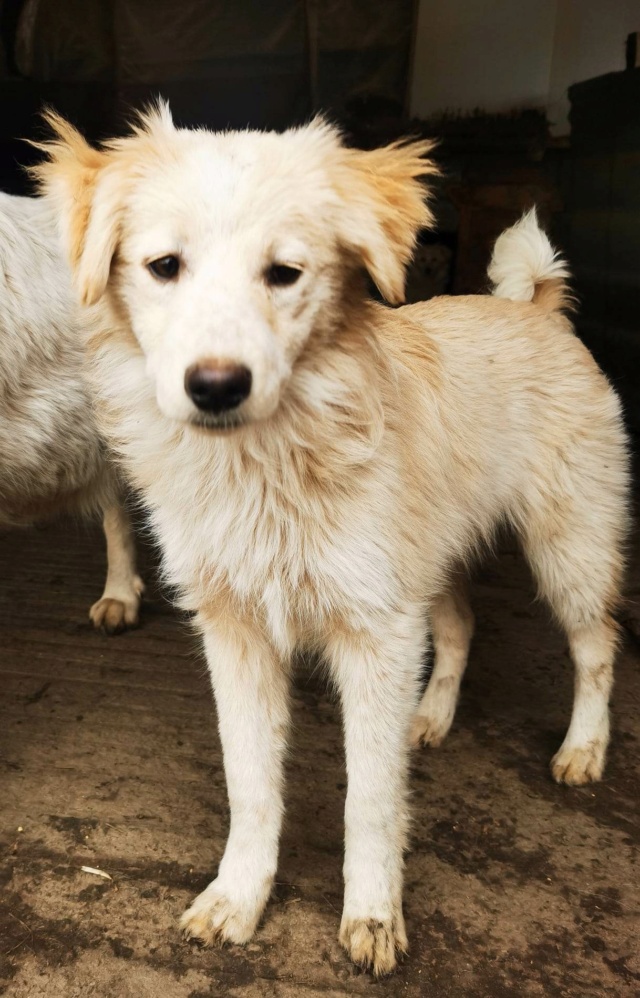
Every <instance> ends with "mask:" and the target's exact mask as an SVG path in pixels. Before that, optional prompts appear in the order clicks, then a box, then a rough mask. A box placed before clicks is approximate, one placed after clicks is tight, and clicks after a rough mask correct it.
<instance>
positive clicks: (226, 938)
mask: <svg viewBox="0 0 640 998" xmlns="http://www.w3.org/2000/svg"><path fill="white" fill-rule="evenodd" d="M261 914H262V907H261V906H256V904H255V903H253V904H250V903H248V902H247V901H237V900H232V899H231V898H229V897H228V896H227V895H225V894H223V893H222V892H221V891H220V890H219V888H218V887H217V886H216V883H215V881H214V882H213V883H212V884H209V886H208V887H207V888H206V889H205V890H204V891H203V892H202V894H199V895H198V897H197V898H196V899H195V901H194V902H193V904H192V905H191V907H190V908H188V909H187V910H186V911H185V913H184V915H183V916H182V918H181V919H180V928H181V929H182V931H183V933H184V935H185V936H186V938H187V939H194V940H197V941H198V942H201V943H204V945H205V946H213V945H214V944H215V943H219V944H222V943H239V944H242V943H246V942H248V941H249V939H251V936H252V935H253V934H254V932H255V931H256V928H257V926H258V922H259V921H260V915H261Z"/></svg>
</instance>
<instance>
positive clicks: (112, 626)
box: [89, 575, 144, 634]
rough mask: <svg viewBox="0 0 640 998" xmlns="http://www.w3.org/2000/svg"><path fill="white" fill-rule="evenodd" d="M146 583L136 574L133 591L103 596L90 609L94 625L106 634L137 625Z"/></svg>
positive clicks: (117, 632) (116, 632)
mask: <svg viewBox="0 0 640 998" xmlns="http://www.w3.org/2000/svg"><path fill="white" fill-rule="evenodd" d="M143 592H144V583H143V581H142V579H141V578H140V577H139V576H137V575H136V577H135V579H134V588H133V591H132V592H131V593H126V594H124V593H123V594H122V595H120V594H119V595H118V596H103V597H102V599H99V600H98V601H97V603H94V604H93V606H92V607H91V609H90V610H89V617H90V618H91V622H92V624H93V626H94V627H95V628H96V629H97V630H99V631H104V632H105V633H106V634H120V632H121V631H126V630H127V629H128V628H130V627H137V626H138V621H139V616H140V599H141V596H142V593H143Z"/></svg>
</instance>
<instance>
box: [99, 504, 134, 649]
mask: <svg viewBox="0 0 640 998" xmlns="http://www.w3.org/2000/svg"><path fill="white" fill-rule="evenodd" d="M102 524H103V528H104V535H105V538H106V541H107V581H106V582H105V587H104V592H103V594H102V596H101V597H100V599H99V600H98V602H97V603H94V604H93V606H92V607H91V610H90V611H89V616H90V617H91V620H92V622H93V624H94V626H95V627H97V628H100V629H102V630H103V631H106V632H107V634H117V633H118V632H119V631H123V630H125V628H127V627H135V626H136V625H137V623H138V615H139V611H140V600H141V597H142V594H143V592H144V583H143V581H142V579H141V578H140V576H139V575H138V573H137V571H136V546H135V539H134V536H133V527H132V526H131V520H130V518H129V514H128V512H127V509H126V507H125V505H124V502H123V501H121V502H118V501H115V502H113V503H112V505H111V506H107V507H106V509H105V510H104V516H103V521H102Z"/></svg>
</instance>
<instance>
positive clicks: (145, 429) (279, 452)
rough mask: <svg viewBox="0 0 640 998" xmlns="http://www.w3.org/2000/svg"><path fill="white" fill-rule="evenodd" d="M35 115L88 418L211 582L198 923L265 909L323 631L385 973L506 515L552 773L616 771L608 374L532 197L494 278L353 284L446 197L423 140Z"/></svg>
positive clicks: (614, 492) (190, 919)
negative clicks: (80, 344) (222, 824)
mask: <svg viewBox="0 0 640 998" xmlns="http://www.w3.org/2000/svg"><path fill="white" fill-rule="evenodd" d="M50 124H51V126H52V127H53V129H54V131H55V138H54V139H53V140H52V141H51V142H50V143H48V144H47V145H46V147H45V148H46V152H47V154H48V161H47V162H46V163H44V164H43V165H42V166H41V168H40V170H39V176H40V179H41V182H42V185H43V189H44V191H45V192H46V195H47V199H48V202H49V203H50V204H51V206H52V208H53V210H54V211H55V212H56V213H57V215H58V217H59V219H60V226H61V232H62V236H63V240H64V243H65V245H66V248H67V253H68V257H69V260H70V263H71V267H72V270H73V273H74V279H75V284H76V287H77V290H78V293H79V296H80V298H81V299H82V301H83V302H84V303H85V305H86V306H92V307H93V315H92V321H91V324H90V328H89V335H88V352H89V354H90V356H91V362H92V377H93V382H94V384H95V388H96V391H97V394H98V398H99V403H98V405H99V419H100V425H101V427H102V429H103V431H104V433H105V434H106V435H107V438H108V439H109V442H110V443H111V445H112V446H113V447H114V448H115V449H116V451H117V452H118V453H119V454H120V456H121V460H122V463H123V465H124V467H125V469H126V471H127V473H128V474H129V476H130V477H131V479H132V480H133V482H135V484H136V486H137V487H138V488H139V489H140V490H141V491H142V493H143V495H144V497H145V499H146V502H147V504H148V506H149V508H150V510H151V516H152V520H153V523H154V525H155V530H156V532H157V535H158V538H159V540H160V542H161V545H162V548H163V550H164V558H165V563H166V568H167V572H168V574H169V576H170V578H171V579H172V581H173V582H174V583H175V584H176V585H177V586H178V587H179V589H180V590H181V592H182V594H183V602H184V605H186V606H188V607H190V608H193V609H195V610H196V611H197V622H198V626H199V628H200V630H201V632H202V635H203V639H204V646H205V649H206V654H207V661H208V664H209V668H210V672H211V678H212V682H213V688H214V691H215V697H216V702H217V707H218V719H219V727H220V735H221V739H222V745H223V750H224V765H225V771H226V777H227V784H228V791H229V801H230V807H231V829H230V833H229V839H228V842H227V846H226V849H225V853H224V856H223V857H222V860H221V862H220V866H219V870H218V875H217V877H216V879H215V880H214V881H213V882H212V883H211V884H210V885H209V887H207V889H206V890H205V891H204V892H203V893H202V894H201V895H200V896H199V897H198V898H197V899H196V901H195V902H194V903H193V905H192V907H191V908H190V909H189V911H188V912H187V913H186V914H185V916H184V918H183V923H182V924H183V926H184V929H185V931H186V932H187V934H188V935H190V936H194V937H198V938H199V939H201V940H204V941H205V942H213V941H214V940H216V939H218V940H231V941H233V942H236V943H243V942H246V941H247V940H248V939H249V938H250V937H251V935H252V934H253V932H254V931H255V929H256V926H257V924H258V921H259V919H260V917H261V915H262V912H263V910H264V907H265V905H266V902H267V899H268V897H269V892H270V890H271V886H272V884H273V879H274V875H275V872H276V864H277V856H278V839H279V834H280V826H281V821H282V813H283V801H282V769H283V759H284V754H285V748H286V741H287V726H288V723H289V662H290V660H291V654H292V651H293V650H294V648H296V647H299V646H306V647H311V648H314V649H316V650H318V651H320V652H321V653H322V654H323V655H324V657H325V659H326V662H327V667H328V670H329V672H330V675H331V676H332V679H333V681H334V683H335V685H336V687H337V688H338V690H339V693H340V697H341V701H342V708H343V716H344V731H345V742H346V757H347V771H348V781H349V786H348V793H347V801H346V815H345V823H346V844H345V861H344V876H345V898H344V912H343V916H342V924H341V929H340V939H341V941H342V943H343V945H344V947H345V948H346V950H347V951H348V953H349V954H350V956H351V957H352V959H353V960H354V961H355V962H356V963H358V964H362V965H364V966H367V967H372V968H373V970H374V972H375V973H377V974H381V973H385V972H388V971H390V970H392V969H393V967H394V966H395V963H396V959H397V955H398V953H399V952H403V951H404V950H405V949H406V948H407V937H406V934H405V926H404V920H403V915H402V870H403V850H404V847H405V842H406V829H407V795H406V782H407V763H408V746H409V741H410V736H411V734H412V735H413V737H414V739H416V740H418V739H421V740H422V741H426V742H431V743H435V742H437V741H438V740H440V738H441V737H442V736H443V735H444V733H445V731H446V729H447V727H448V725H449V724H450V721H451V717H452V714H453V707H454V705H455V699H456V694H457V686H458V683H459V679H460V675H461V673H462V669H463V667H464V662H465V660H466V654H467V648H468V642H469V638H470V633H471V614H470V611H469V609H468V606H467V604H466V601H465V599H464V597H463V595H462V592H461V590H460V589H459V588H456V587H455V585H454V580H455V579H456V578H457V574H458V572H459V569H460V566H461V565H462V564H464V562H465V561H467V560H468V559H469V557H470V556H471V555H472V554H473V553H474V552H475V551H477V549H478V548H479V547H480V546H481V545H482V544H483V542H485V541H486V540H487V539H489V538H491V536H492V534H493V533H494V531H495V529H496V527H497V526H498V524H500V523H502V522H503V521H509V522H510V523H512V524H513V525H514V527H515V529H516V530H517V531H518V533H519V535H520V537H521V539H522V544H523V547H524V550H525V552H526V554H527V557H528V559H529V561H530V563H531V566H532V568H533V571H534V572H535V575H536V577H537V579H538V583H539V586H540V590H541V592H542V593H543V594H544V595H545V596H546V598H547V599H548V601H549V603H550V604H551V606H552V608H553V610H554V611H555V613H556V615H557V617H558V618H559V620H560V621H561V623H562V624H563V626H564V628H565V629H566V632H567V635H568V639H569V643H570V646H571V652H572V656H573V660H574V664H575V668H576V696H575V704H574V712H573V716H572V720H571V724H570V726H569V730H568V733H567V737H566V738H565V741H564V743H563V745H562V746H561V748H560V750H559V752H558V753H557V755H556V756H555V758H554V760H553V763H552V768H553V774H554V776H555V778H556V779H557V780H564V781H567V782H569V783H584V782H586V781H588V780H593V779H598V778H599V777H600V775H601V773H602V768H603V765H604V758H605V750H606V745H607V739H608V714H607V701H608V696H609V690H610V687H611V681H612V663H613V657H614V649H615V645H616V629H615V626H614V623H613V620H612V616H611V613H612V609H613V608H614V607H615V605H616V601H617V598H618V591H619V585H620V576H621V570H622V556H621V545H622V542H623V537H624V533H625V528H626V506H627V457H626V447H625V436H624V432H623V428H622V422H621V417H620V406H619V404H618V400H617V398H616V395H615V393H614V392H613V391H612V389H611V387H610V386H609V384H608V383H607V381H606V379H605V378H604V377H603V375H602V374H601V372H600V371H599V370H598V368H597V366H596V364H595V363H594V361H593V359H592V358H591V356H590V354H589V353H588V352H587V350H586V349H585V348H584V346H582V344H581V343H580V342H579V341H578V339H577V338H576V337H575V336H574V334H573V331H572V328H571V325H570V324H569V322H568V321H567V320H566V318H564V316H563V315H562V314H561V307H562V304H563V301H564V297H565V287H564V274H565V271H564V268H563V267H562V266H561V265H560V264H559V263H558V261H556V260H555V258H554V254H553V251H552V250H551V248H550V247H549V244H548V242H547V240H546V238H545V236H544V235H543V233H542V232H540V230H539V229H538V227H537V225H536V224H535V221H534V219H533V218H530V219H529V221H528V222H527V223H525V224H524V226H523V227H522V228H521V229H520V230H518V231H516V232H515V233H512V234H511V235H510V236H509V237H504V239H505V240H506V241H503V242H502V243H501V244H500V245H499V247H498V252H497V256H496V259H495V260H494V267H493V276H494V280H495V281H496V282H497V294H496V295H494V296H493V297H491V296H486V297H461V298H436V299H434V300H432V301H430V302H427V303H422V304H418V305H412V306H409V307H405V308H402V309H398V310H392V309H389V308H386V307H383V306H380V305H377V304H373V303H371V302H370V301H368V300H367V298H366V294H365V284H364V281H363V271H364V270H365V269H366V270H367V271H368V272H369V274H370V276H371V277H372V278H373V280H374V281H375V282H376V283H377V285H378V287H379V288H380V290H381V292H382V293H383V295H384V296H385V297H386V299H387V300H388V301H389V302H391V303H393V304H397V303H399V302H400V301H401V300H402V296H403V283H404V270H405V265H406V263H407V261H408V260H409V258H410V256H411V252H412V249H413V247H414V242H415V239H416V233H417V232H418V230H419V229H420V228H421V227H423V226H425V225H427V224H428V223H429V221H430V214H429V211H428V209H427V208H426V206H425V200H424V194H425V192H424V188H423V186H422V183H421V181H420V179H419V178H420V177H422V176H423V175H425V174H428V173H430V172H432V171H433V167H432V165H431V163H430V162H429V160H428V159H425V156H426V155H428V153H429V150H430V145H429V143H428V142H406V143H396V144H393V145H391V146H388V147H387V148H383V149H378V150H375V151H370V152H361V151H357V150H353V149H347V148H345V147H344V146H343V145H342V143H341V140H340V137H339V135H338V134H337V132H336V131H335V130H334V129H333V128H331V127H329V126H328V125H326V124H324V123H322V122H321V121H316V122H314V123H312V124H310V125H308V126H307V127H304V128H299V129H294V130H291V131H288V132H285V133H284V134H281V135H277V134H272V133H260V132H236V133H234V132H230V133H226V134H212V133H210V132H207V131H204V130H200V131H189V130H183V129H177V128H176V127H174V125H173V123H172V120H171V117H170V115H169V112H168V109H167V108H166V107H161V108H159V109H158V110H157V111H156V112H152V113H150V114H148V115H147V116H145V117H143V118H142V120H141V121H140V123H139V124H138V125H137V126H136V127H135V128H134V129H133V132H132V134H131V135H129V136H128V137H126V138H123V139H117V140H114V141H112V142H110V143H108V144H107V145H105V146H104V147H103V148H101V149H99V150H96V149H93V148H91V147H89V146H88V145H87V144H86V142H85V141H84V140H83V139H82V137H81V136H80V135H79V134H78V133H77V132H76V131H75V130H74V129H73V128H72V127H71V126H70V125H68V124H66V123H65V122H64V121H62V120H60V119H59V118H56V117H53V116H52V117H50ZM503 250H504V252H503ZM504 294H507V295H511V296H512V297H515V298H518V299H519V300H517V301H514V300H507V299H506V298H504V297H503V295H504ZM522 299H526V300H522ZM87 319H88V315H87ZM429 618H430V619H431V620H432V622H433V634H434V638H435V647H436V666H435V671H434V674H433V677H432V680H431V683H430V686H429V689H428V691H427V695H426V698H425V699H423V700H422V702H421V704H420V706H419V707H418V699H419V682H420V674H421V670H422V661H423V654H424V649H425V643H426V640H427V631H428V620H429ZM416 713H417V715H418V720H415V716H416Z"/></svg>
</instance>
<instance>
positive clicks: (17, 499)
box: [0, 194, 142, 633]
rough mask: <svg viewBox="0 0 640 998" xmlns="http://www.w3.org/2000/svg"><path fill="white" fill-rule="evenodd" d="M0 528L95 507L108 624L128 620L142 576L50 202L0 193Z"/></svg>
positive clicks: (102, 609) (100, 619) (103, 620)
mask: <svg viewBox="0 0 640 998" xmlns="http://www.w3.org/2000/svg"><path fill="white" fill-rule="evenodd" d="M0 334H1V335H0V528H3V527H12V526H25V525H27V524H32V523H37V522H40V521H42V520H46V519H49V518H50V517H52V516H55V515H57V514H58V513H61V512H72V513H76V512H77V513H80V514H83V515H89V514H93V513H94V512H96V511H97V510H102V513H103V518H104V519H103V523H104V531H105V535H106V539H107V560H108V569H107V580H106V584H105V588H104V593H103V594H102V597H101V598H100V599H99V600H98V601H97V602H96V603H94V605H93V606H92V607H91V611H90V616H91V619H92V621H93V623H94V624H95V626H96V627H100V628H102V629H104V630H106V631H108V632H111V633H112V632H115V631H119V630H122V629H123V628H124V627H127V626H132V625H134V624H136V623H137V620H138V609H139V605H140V594H141V591H142V582H141V580H140V579H139V578H138V576H137V574H136V568H135V551H134V543H133V536H132V533H131V526H130V523H129V518H128V516H127V513H126V511H125V509H124V508H123V506H122V504H121V501H120V496H119V486H118V482H117V476H116V474H115V472H114V469H113V467H112V465H111V463H110V461H109V460H108V458H107V454H106V448H105V446H104V444H103V442H102V440H101V438H100V436H99V433H98V429H97V426H96V423H95V420H94V418H93V410H92V406H91V402H90V398H89V394H88V389H87V387H86V384H85V380H84V376H83V345H82V343H81V336H80V332H79V316H78V306H77V303H76V301H75V296H74V294H73V291H72V288H71V279H70V275H69V268H68V265H67V262H66V260H65V259H64V257H63V255H62V253H61V251H60V249H59V238H58V233H57V227H56V223H55V221H54V220H53V218H52V215H51V209H50V206H48V205H47V204H46V203H45V202H43V201H42V200H41V199H35V198H20V197H11V196H9V195H7V194H0Z"/></svg>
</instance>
